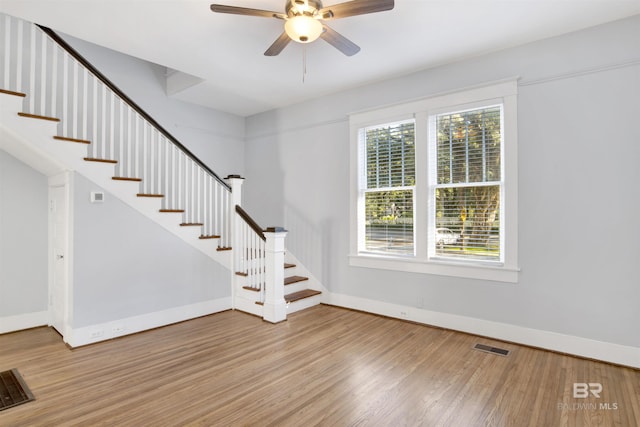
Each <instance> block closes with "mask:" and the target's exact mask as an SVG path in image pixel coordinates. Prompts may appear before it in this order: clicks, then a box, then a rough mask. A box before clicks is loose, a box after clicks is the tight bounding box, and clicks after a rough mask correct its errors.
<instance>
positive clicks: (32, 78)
mask: <svg viewBox="0 0 640 427" xmlns="http://www.w3.org/2000/svg"><path fill="white" fill-rule="evenodd" d="M28 67H29V86H28V87H29V95H30V96H28V97H27V98H28V99H29V112H30V113H34V114H35V108H36V105H35V102H36V90H35V86H36V26H35V25H31V26H30V28H29V65H28Z"/></svg>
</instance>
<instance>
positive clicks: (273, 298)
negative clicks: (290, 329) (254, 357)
mask: <svg viewBox="0 0 640 427" xmlns="http://www.w3.org/2000/svg"><path fill="white" fill-rule="evenodd" d="M264 235H265V237H266V239H267V240H266V242H265V252H266V280H265V282H266V283H265V297H264V311H263V315H262V317H263V319H264V320H266V321H267V322H271V323H278V322H282V321H283V320H287V303H286V302H285V300H284V247H285V246H284V238H285V237H286V236H287V230H285V229H284V228H280V227H269V228H267V229H266V230H265V231H264Z"/></svg>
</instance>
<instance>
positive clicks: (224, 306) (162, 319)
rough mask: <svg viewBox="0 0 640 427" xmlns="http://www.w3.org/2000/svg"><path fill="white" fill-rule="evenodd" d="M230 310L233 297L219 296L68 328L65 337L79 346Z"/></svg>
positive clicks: (74, 345) (71, 344)
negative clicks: (161, 309)
mask: <svg viewBox="0 0 640 427" xmlns="http://www.w3.org/2000/svg"><path fill="white" fill-rule="evenodd" d="M229 309H231V297H225V298H219V299H215V300H209V301H204V302H200V303H196V304H190V305H184V306H181V307H174V308H170V309H167V310H163V311H156V312H153V313H148V314H142V315H140V316H133V317H127V318H124V319H118V320H113V321H110V322H107V323H100V324H96V325H91V326H84V327H82V328H76V329H73V328H69V331H70V332H69V333H68V334H67V336H65V337H64V340H65V342H66V343H67V344H69V345H70V346H71V347H80V346H83V345H87V344H93V343H96V342H99V341H105V340H109V339H111V338H116V337H120V336H123V335H129V334H135V333H137V332H141V331H146V330H149V329H153V328H158V327H161V326H166V325H170V324H172V323H177V322H182V321H185V320H189V319H194V318H196V317H200V316H206V315H208V314H213V313H218V312H220V311H225V310H229Z"/></svg>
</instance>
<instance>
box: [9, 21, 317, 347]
mask: <svg viewBox="0 0 640 427" xmlns="http://www.w3.org/2000/svg"><path fill="white" fill-rule="evenodd" d="M0 46H1V47H2V49H3V50H2V51H1V52H0V58H1V59H2V64H0V132H1V133H0V138H1V144H0V148H1V149H3V150H5V151H7V152H9V153H10V154H13V155H14V156H15V157H17V158H18V159H26V158H29V159H30V163H31V164H38V162H39V161H40V163H42V164H45V163H46V164H47V165H48V166H47V167H46V168H45V169H46V173H48V174H52V173H53V171H57V172H59V171H64V170H66V171H75V172H76V173H79V174H81V175H83V176H85V177H86V178H88V179H89V180H91V181H93V182H94V183H96V184H97V185H98V186H100V187H102V188H104V189H105V190H106V191H108V192H110V193H111V194H112V195H113V196H114V197H117V198H119V199H120V200H122V201H123V202H124V203H126V204H127V205H129V206H131V207H132V208H134V209H136V210H137V211H138V212H140V213H142V214H143V215H145V216H146V217H147V218H149V219H150V220H152V221H154V222H155V223H157V224H159V225H161V226H162V227H163V228H164V229H166V230H168V231H169V232H171V233H173V234H174V235H176V236H178V237H179V238H180V239H182V240H183V241H185V242H186V243H188V244H189V245H191V246H193V247H194V248H196V249H198V250H199V251H201V252H202V253H204V254H206V255H207V256H208V257H210V258H212V259H213V260H215V261H216V262H218V263H220V264H221V265H223V266H224V267H225V268H226V269H228V270H229V274H231V276H232V280H231V283H232V290H231V295H232V304H231V305H232V306H231V307H229V308H235V309H239V310H242V311H245V312H248V313H251V314H254V315H257V316H260V317H263V318H265V320H268V321H271V322H279V321H282V320H285V319H286V315H287V313H292V312H294V311H298V310H301V309H304V308H307V307H309V306H312V305H315V304H318V303H320V301H321V299H322V291H323V290H324V288H323V287H322V285H321V284H320V283H319V282H318V281H317V280H316V279H315V278H314V277H313V276H312V275H311V274H310V273H309V272H308V271H307V270H306V269H305V268H304V266H303V265H301V264H300V263H299V262H298V260H296V259H295V257H294V256H293V255H292V254H289V253H287V251H286V250H285V248H284V239H285V236H286V231H285V230H283V229H279V228H273V229H267V230H264V229H263V228H262V227H259V226H258V225H257V224H256V223H255V221H253V220H252V219H251V217H250V216H249V215H248V214H247V213H246V212H244V210H242V208H241V207H240V205H241V201H242V196H241V194H242V193H241V185H242V181H243V180H242V178H241V177H238V176H230V177H227V178H226V179H221V178H219V177H218V176H217V175H216V174H215V173H214V172H213V171H211V170H210V169H209V168H208V167H207V165H205V164H204V163H203V162H201V161H200V160H199V159H198V158H197V157H195V156H194V155H193V154H192V153H191V152H190V151H189V150H188V149H187V148H186V147H185V146H184V145H182V144H181V143H180V142H179V141H177V140H176V139H175V138H174V137H173V136H172V135H170V134H169V133H168V132H167V131H166V130H165V129H163V128H162V127H161V126H160V125H159V124H158V123H157V122H155V121H154V120H153V118H151V117H150V116H148V114H146V113H145V112H144V111H142V110H141V109H140V108H139V107H138V106H137V105H136V104H135V103H134V102H133V101H132V100H130V99H129V98H128V97H127V96H126V95H125V94H124V93H122V91H120V90H119V89H118V88H116V87H115V86H114V85H113V84H112V83H111V82H110V81H109V80H108V79H107V78H106V77H105V76H103V75H102V74H100V72H99V71H98V70H96V69H95V68H93V67H92V66H91V65H90V64H88V63H87V62H86V60H84V58H82V57H81V56H80V55H79V54H78V53H77V52H75V51H74V50H73V49H72V48H71V47H70V46H69V45H67V44H66V43H65V42H64V41H63V40H62V39H60V38H59V37H57V35H56V34H55V33H53V32H52V31H51V30H48V29H46V28H42V27H38V26H36V25H34V24H31V23H28V22H25V21H22V20H20V19H18V18H14V17H10V16H7V15H3V14H0ZM38 159H40V160H38ZM51 165H53V166H51ZM212 286H213V284H212ZM267 313H270V314H267ZM155 326H161V325H154V326H152V327H155ZM94 341H99V339H96V340H93V341H92V342H94ZM81 344H85V343H79V344H78V345H81Z"/></svg>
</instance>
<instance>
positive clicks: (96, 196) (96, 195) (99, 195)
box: [91, 191, 104, 203]
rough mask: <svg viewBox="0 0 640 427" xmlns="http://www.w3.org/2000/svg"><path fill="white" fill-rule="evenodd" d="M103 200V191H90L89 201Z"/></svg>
mask: <svg viewBox="0 0 640 427" xmlns="http://www.w3.org/2000/svg"><path fill="white" fill-rule="evenodd" d="M102 202H104V192H102V191H92V192H91V203H102Z"/></svg>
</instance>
